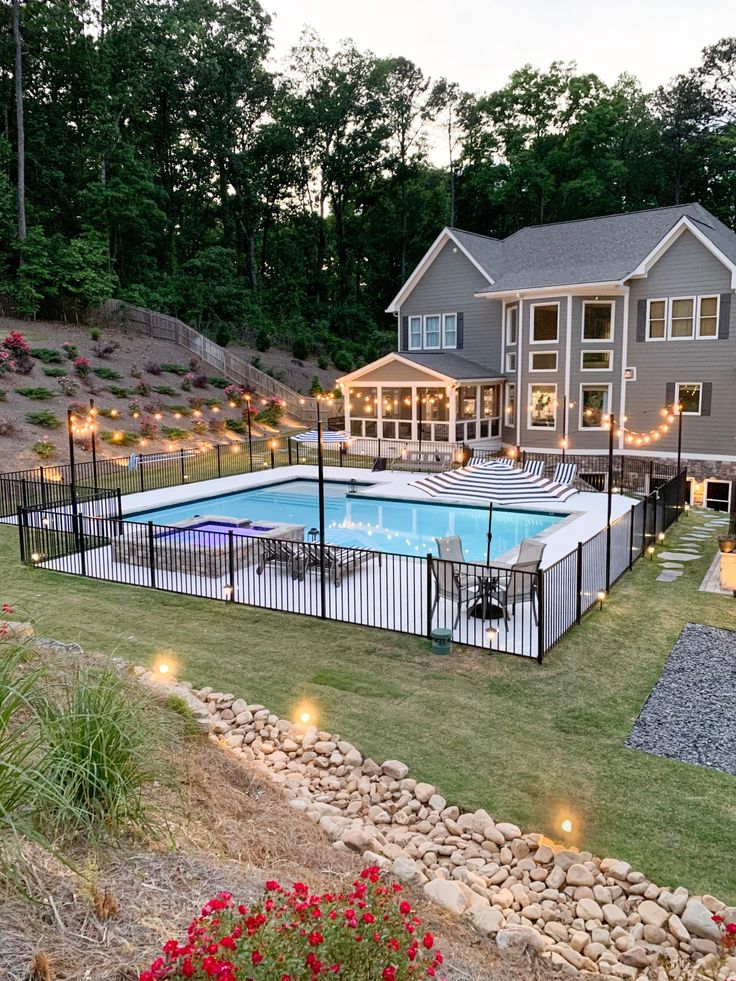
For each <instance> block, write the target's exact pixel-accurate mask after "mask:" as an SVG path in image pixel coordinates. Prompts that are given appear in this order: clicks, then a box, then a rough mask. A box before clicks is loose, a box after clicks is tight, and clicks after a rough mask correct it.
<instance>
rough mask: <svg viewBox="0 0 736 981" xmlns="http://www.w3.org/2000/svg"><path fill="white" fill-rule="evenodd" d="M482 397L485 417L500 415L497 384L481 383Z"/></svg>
mask: <svg viewBox="0 0 736 981" xmlns="http://www.w3.org/2000/svg"><path fill="white" fill-rule="evenodd" d="M480 398H481V407H482V409H483V413H482V416H483V418H484V419H494V418H495V417H496V416H497V415H498V388H497V387H496V385H481V387H480Z"/></svg>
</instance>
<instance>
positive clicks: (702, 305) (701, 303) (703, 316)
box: [698, 296, 719, 337]
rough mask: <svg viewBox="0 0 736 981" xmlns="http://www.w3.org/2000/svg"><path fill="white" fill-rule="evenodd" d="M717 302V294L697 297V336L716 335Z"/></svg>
mask: <svg viewBox="0 0 736 981" xmlns="http://www.w3.org/2000/svg"><path fill="white" fill-rule="evenodd" d="M718 302H719V298H718V297H717V296H701V297H699V298H698V337H717V336H718Z"/></svg>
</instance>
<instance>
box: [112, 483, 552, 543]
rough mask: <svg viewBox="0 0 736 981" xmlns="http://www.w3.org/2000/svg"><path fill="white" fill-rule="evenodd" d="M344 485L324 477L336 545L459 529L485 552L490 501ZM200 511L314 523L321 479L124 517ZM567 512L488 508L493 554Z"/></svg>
mask: <svg viewBox="0 0 736 981" xmlns="http://www.w3.org/2000/svg"><path fill="white" fill-rule="evenodd" d="M348 490H349V486H348V484H345V483H339V482H336V481H327V482H325V539H326V541H327V542H329V543H330V544H333V545H348V546H352V547H355V548H374V549H378V550H379V551H381V552H397V553H399V554H401V555H426V554H427V552H432V553H433V554H435V555H436V554H437V546H436V543H435V541H434V540H435V538H442V537H445V536H447V535H459V536H460V538H461V539H462V543H463V550H464V553H465V558H466V559H467V560H468V561H469V562H483V561H485V558H486V535H487V531H488V509H487V508H479V507H463V506H461V505H454V506H451V505H447V504H436V503H429V502H426V503H425V502H424V501H399V500H392V499H391V500H390V499H386V498H376V497H361V496H360V489H359V491H358V494H357V495H352V494H349V493H348ZM198 515H207V516H208V517H211V516H215V515H222V516H227V517H229V518H239V519H241V520H242V519H245V518H248V519H250V520H251V521H254V522H261V521H262V522H283V523H285V524H295V525H304V526H305V539H306V538H307V537H308V536H307V533H308V532H309V529H310V528H317V527H319V507H318V485H317V481H315V480H290V481H286V482H284V483H281V484H271V485H270V486H268V487H258V488H256V489H254V490H249V491H238V492H237V493H235V494H223V495H220V496H219V497H207V498H201V499H200V500H198V501H188V502H186V503H184V504H175V505H173V506H171V507H165V508H158V509H157V510H153V511H145V512H142V513H140V512H139V513H138V514H135V515H129V516H128V518H127V520H128V521H153V522H154V523H155V524H159V525H170V524H173V523H177V522H180V521H185V520H187V519H188V518H194V517H197V516H198ZM564 517H565V515H564V514H549V513H544V512H540V511H510V510H502V509H500V508H496V509H495V510H494V512H493V540H492V545H491V556H492V557H493V558H497V557H498V556H499V555H502V554H503V553H504V552H506V551H508V550H509V549H511V548H514V547H515V546H518V545H519V543H520V542H521V541H522V539H524V538H529V537H532V536H534V535H538V534H539V533H540V532H542V531H544V530H545V529H547V528H549V527H551V526H552V525H553V524H555V523H556V522H558V521H561V520H562V519H563V518H564Z"/></svg>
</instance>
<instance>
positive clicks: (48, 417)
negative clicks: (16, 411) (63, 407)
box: [26, 409, 61, 429]
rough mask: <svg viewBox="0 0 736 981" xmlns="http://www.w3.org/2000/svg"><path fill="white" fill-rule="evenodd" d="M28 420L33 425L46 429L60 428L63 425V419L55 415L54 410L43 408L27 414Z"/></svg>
mask: <svg viewBox="0 0 736 981" xmlns="http://www.w3.org/2000/svg"><path fill="white" fill-rule="evenodd" d="M26 420H27V421H28V422H30V423H31V425H32V426H43V427H44V429H58V428H59V427H60V426H61V419H59V417H58V416H55V415H54V413H53V412H49V410H48V409H42V410H41V411H39V412H29V413H28V414H27V415H26Z"/></svg>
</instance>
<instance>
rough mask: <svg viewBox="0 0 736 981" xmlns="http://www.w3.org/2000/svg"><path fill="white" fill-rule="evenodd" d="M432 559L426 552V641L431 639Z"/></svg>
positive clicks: (429, 553) (430, 554)
mask: <svg viewBox="0 0 736 981" xmlns="http://www.w3.org/2000/svg"><path fill="white" fill-rule="evenodd" d="M433 562H434V558H433V557H432V553H431V552H427V562H426V567H427V584H426V585H427V640H429V639H430V638H431V637H432V578H433V577H432V563H433Z"/></svg>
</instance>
